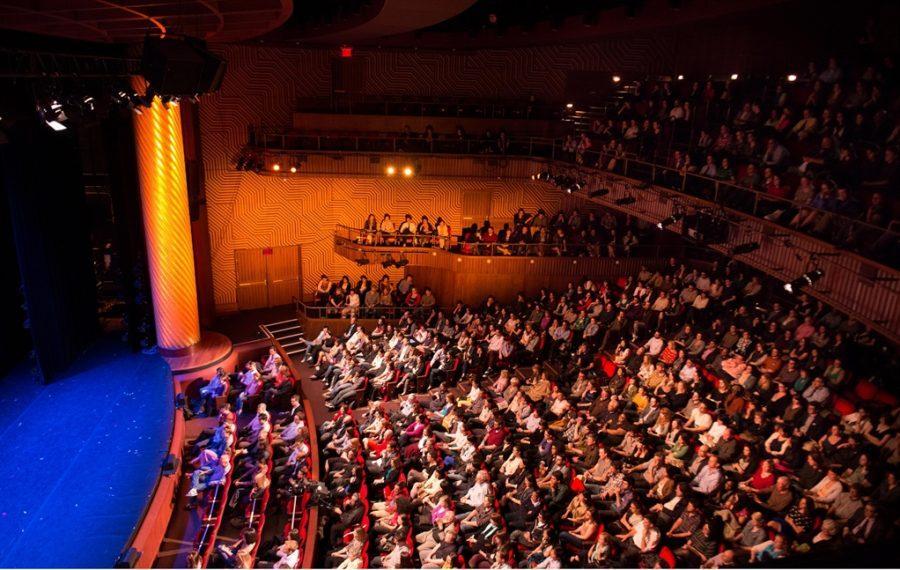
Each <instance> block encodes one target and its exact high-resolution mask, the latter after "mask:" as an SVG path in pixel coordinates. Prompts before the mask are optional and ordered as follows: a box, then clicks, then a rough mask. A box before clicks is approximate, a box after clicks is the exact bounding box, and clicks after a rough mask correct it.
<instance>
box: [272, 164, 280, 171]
mask: <svg viewBox="0 0 900 570" xmlns="http://www.w3.org/2000/svg"><path fill="white" fill-rule="evenodd" d="M272 170H273V171H274V172H278V171H279V170H281V165H280V164H278V163H277V162H276V163H275V164H273V165H272Z"/></svg>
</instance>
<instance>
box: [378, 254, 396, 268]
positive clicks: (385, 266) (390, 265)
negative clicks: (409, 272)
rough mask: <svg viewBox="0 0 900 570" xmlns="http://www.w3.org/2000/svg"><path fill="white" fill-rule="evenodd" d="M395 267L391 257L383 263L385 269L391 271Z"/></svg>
mask: <svg viewBox="0 0 900 570" xmlns="http://www.w3.org/2000/svg"><path fill="white" fill-rule="evenodd" d="M393 266H394V260H393V258H391V257H388V258H387V259H385V260H384V261H382V262H381V267H382V268H384V269H390V268H391V267H393Z"/></svg>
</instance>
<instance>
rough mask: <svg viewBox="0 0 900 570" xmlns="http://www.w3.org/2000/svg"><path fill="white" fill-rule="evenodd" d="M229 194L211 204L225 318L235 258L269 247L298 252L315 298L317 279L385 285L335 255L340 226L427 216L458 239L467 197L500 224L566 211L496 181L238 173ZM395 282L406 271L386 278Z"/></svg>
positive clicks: (561, 202) (212, 196)
mask: <svg viewBox="0 0 900 570" xmlns="http://www.w3.org/2000/svg"><path fill="white" fill-rule="evenodd" d="M229 180H230V182H231V183H232V185H231V186H229V187H228V189H227V191H222V189H221V188H219V189H218V191H216V192H209V193H208V196H207V203H208V210H209V223H210V233H211V238H212V239H211V243H212V267H213V290H214V297H215V303H216V309H217V311H219V312H223V311H229V310H233V309H234V308H235V275H234V250H235V249H247V248H263V247H267V246H281V245H295V244H297V245H300V246H301V256H302V264H303V266H302V273H303V279H304V283H303V290H304V291H305V292H307V293H308V292H309V291H312V290H313V289H314V288H315V284H316V282H317V281H318V278H319V275H320V274H322V273H327V274H329V275H331V276H332V277H339V276H341V275H344V274H346V275H349V276H351V277H352V278H354V279H355V278H356V277H358V276H359V275H361V274H362V273H366V274H367V275H368V276H369V277H371V278H375V279H377V278H380V277H381V275H382V274H384V273H385V271H384V270H383V269H382V268H381V265H380V264H377V263H376V264H371V265H368V266H366V267H364V268H361V267H358V266H357V265H356V264H355V263H354V262H352V261H349V260H347V259H345V258H343V257H340V256H337V255H335V254H334V251H333V249H334V245H333V229H334V227H335V225H337V224H342V225H351V226H355V227H359V226H361V225H362V223H363V221H364V220H365V217H366V215H367V214H368V213H369V212H374V213H375V214H376V216H378V217H379V218H380V217H381V214H382V213H384V212H388V213H390V214H391V216H392V217H394V218H395V219H396V218H397V217H398V216H402V215H403V214H405V213H410V214H412V215H413V216H415V217H416V218H418V217H419V216H420V215H421V214H423V213H427V214H428V215H429V216H430V217H432V219H433V218H434V217H435V216H442V217H443V218H444V219H446V220H449V223H450V225H451V228H452V229H453V231H454V232H457V231H458V230H459V227H460V223H461V221H460V218H461V214H462V211H461V204H462V195H463V194H464V193H467V192H478V193H487V194H490V196H491V200H490V210H489V211H486V212H484V215H486V216H489V217H490V218H491V219H492V220H495V221H500V222H502V221H504V220H508V219H510V218H511V217H512V215H513V213H514V212H515V209H516V208H517V207H518V206H519V205H523V206H524V207H526V208H528V209H529V210H531V211H534V210H536V209H537V208H544V209H545V210H546V211H548V212H553V211H555V210H557V209H559V208H560V207H563V208H566V207H568V204H567V203H566V200H565V198H563V197H562V196H561V195H560V193H558V192H548V191H547V187H546V186H545V185H544V184H540V183H531V182H510V181H490V180H475V179H461V180H447V179H426V178H423V179H413V180H392V179H387V178H338V177H334V178H329V177H312V176H310V177H291V178H279V177H272V176H258V175H256V174H252V173H236V174H234V175H233V176H231V177H229ZM387 273H388V274H389V275H391V277H392V278H393V279H396V278H397V277H398V276H400V275H401V273H402V271H398V270H390V271H388V272H387Z"/></svg>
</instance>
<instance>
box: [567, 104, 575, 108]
mask: <svg viewBox="0 0 900 570" xmlns="http://www.w3.org/2000/svg"><path fill="white" fill-rule="evenodd" d="M574 106H575V104H574V103H566V109H571V108H572V107H574Z"/></svg>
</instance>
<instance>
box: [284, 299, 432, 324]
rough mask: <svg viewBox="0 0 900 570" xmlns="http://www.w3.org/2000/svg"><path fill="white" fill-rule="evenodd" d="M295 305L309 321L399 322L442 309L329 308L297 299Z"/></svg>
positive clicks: (394, 307) (379, 306) (382, 306)
mask: <svg viewBox="0 0 900 570" xmlns="http://www.w3.org/2000/svg"><path fill="white" fill-rule="evenodd" d="M294 305H295V307H296V308H297V314H300V315H303V316H304V317H306V318H307V319H349V318H350V317H351V316H355V317H357V318H360V319H382V318H384V319H388V320H397V319H399V318H401V317H402V316H403V315H405V314H406V313H410V314H411V315H413V316H422V315H428V314H430V313H431V311H433V310H435V309H438V308H440V307H438V306H437V305H434V306H431V307H396V306H388V305H376V306H374V307H368V306H365V305H361V306H359V307H355V308H350V307H329V306H325V305H313V304H309V303H304V302H303V301H300V300H296V299H295V302H294Z"/></svg>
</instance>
